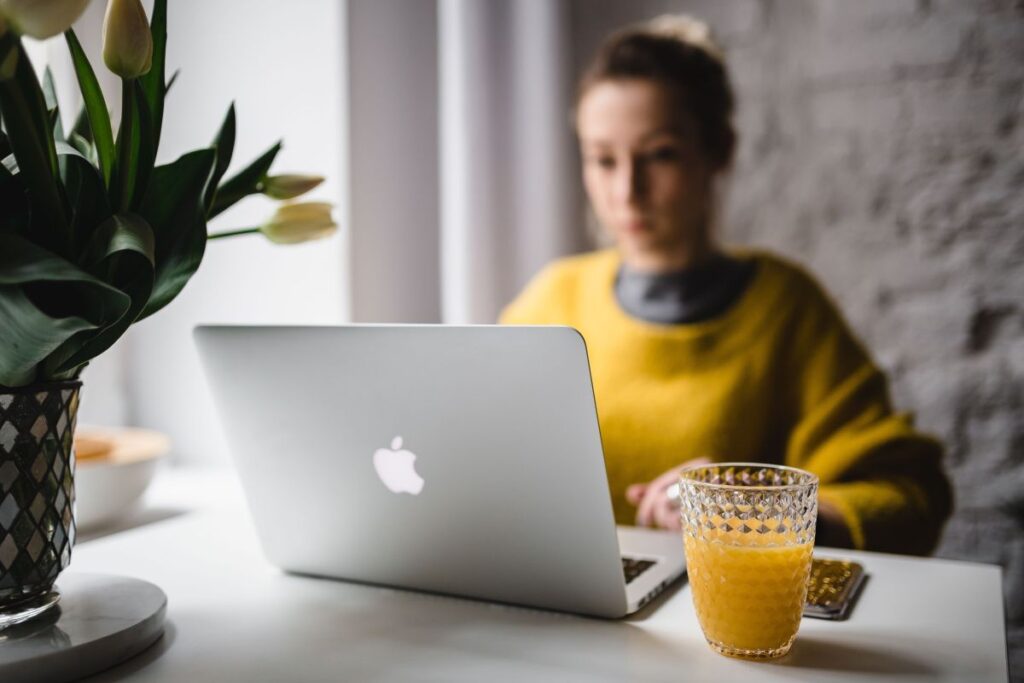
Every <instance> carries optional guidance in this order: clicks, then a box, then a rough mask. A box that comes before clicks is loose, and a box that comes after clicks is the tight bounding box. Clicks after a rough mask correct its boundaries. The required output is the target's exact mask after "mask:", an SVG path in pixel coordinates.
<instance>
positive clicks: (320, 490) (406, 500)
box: [195, 325, 626, 616]
mask: <svg viewBox="0 0 1024 683" xmlns="http://www.w3.org/2000/svg"><path fill="white" fill-rule="evenodd" d="M195 337H196V340H197V343H198V346H199V350H200V355H201V357H202V360H203V364H204V367H205V370H206V375H207V377H208V379H209V383H210V385H211V388H212V389H213V395H214V399H215V403H216V405H217V407H218V411H219V413H220V416H221V419H222V421H223V424H224V426H225V431H226V433H227V436H228V441H229V444H230V447H231V449H232V452H233V456H234V458H235V461H236V464H237V469H238V472H239V476H240V478H241V480H242V484H243V487H244V489H245V491H246V496H247V498H248V503H249V507H250V511H251V514H252V516H253V519H254V522H255V525H256V528H257V531H258V534H259V536H260V539H261V541H262V544H263V548H264V551H265V553H266V555H267V557H268V558H269V559H270V561H271V562H273V563H274V564H276V565H278V566H280V567H282V568H283V569H286V570H289V571H294V572H301V573H308V574H314V575H322V576H329V577H337V578H345V579H353V580H358V581H366V582H371V583H380V584H389V585H395V586H403V587H410V588H416V589H420V590H428V591H436V592H442V593H451V594H458V595H465V596H470V597H478V598H485V599H489V600H496V601H501V602H509V603H517V604H524V605H533V606H539V607H546V608H550V609H559V610H566V611H572V612H579V613H585V614H595V615H600V616H619V615H622V614H624V613H625V612H626V598H625V591H624V587H623V576H622V566H621V560H620V557H619V547H618V541H617V539H616V532H615V523H614V519H613V516H612V507H611V500H610V496H609V491H608V481H607V475H606V473H605V466H604V459H603V454H602V450H601V439H600V433H599V429H598V424H597V416H596V410H595V406H594V395H593V389H592V386H591V381H590V370H589V366H588V362H587V355H586V349H585V345H584V342H583V339H582V337H581V336H580V335H579V333H578V332H576V331H575V330H574V329H572V328H566V327H503V326H469V327H457V326H430V325H408V326H405V325H394V326H392V325H388V326H370V325H366V326H361V325H356V326H341V327H220V326H210V327H207V326H204V327H199V328H197V330H196V333H195Z"/></svg>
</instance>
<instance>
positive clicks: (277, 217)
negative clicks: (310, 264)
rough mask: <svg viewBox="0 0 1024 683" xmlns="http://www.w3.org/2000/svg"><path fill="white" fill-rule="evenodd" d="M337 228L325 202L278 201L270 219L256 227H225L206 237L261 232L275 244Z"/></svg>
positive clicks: (294, 241)
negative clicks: (279, 203)
mask: <svg viewBox="0 0 1024 683" xmlns="http://www.w3.org/2000/svg"><path fill="white" fill-rule="evenodd" d="M337 229H338V225H337V224H336V223H335V222H334V219H333V218H332V217H331V205H330V204H328V203H327V202H295V203H292V204H281V205H280V206H279V207H277V211H275V212H274V215H273V216H271V218H270V220H269V221H267V222H266V223H264V224H263V225H261V226H260V227H258V228H242V229H239V230H228V231H227V232H217V233H213V234H211V235H209V239H211V240H213V239H219V238H221V237H234V236H235V235H251V234H253V233H257V232H261V233H263V234H264V235H265V236H266V238H267V239H269V240H270V241H271V242H274V243H275V244H298V243H299V242H307V241H309V240H318V239H320V238H321V237H329V236H330V235H333V234H334V231H335V230H337Z"/></svg>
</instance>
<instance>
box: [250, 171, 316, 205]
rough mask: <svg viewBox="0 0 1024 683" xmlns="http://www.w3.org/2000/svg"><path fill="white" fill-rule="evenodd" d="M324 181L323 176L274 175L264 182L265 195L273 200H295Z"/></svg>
mask: <svg viewBox="0 0 1024 683" xmlns="http://www.w3.org/2000/svg"><path fill="white" fill-rule="evenodd" d="M323 181H324V178H323V176H318V175H297V174H284V175H272V176H269V177H267V179H266V180H265V181H263V194H265V195H267V196H268V197H271V198H273V199H295V198H296V197H298V196H300V195H304V194H306V193H307V192H309V191H310V190H312V189H313V188H314V187H316V186H317V185H319V184H320V183H322V182H323Z"/></svg>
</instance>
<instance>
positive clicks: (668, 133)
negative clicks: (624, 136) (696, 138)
mask: <svg viewBox="0 0 1024 683" xmlns="http://www.w3.org/2000/svg"><path fill="white" fill-rule="evenodd" d="M682 136H683V131H682V130H680V129H679V128H676V127H673V126H668V127H665V128H658V129H657V130H653V131H651V132H650V133H647V134H646V135H644V136H643V137H642V138H640V142H641V143H644V142H650V141H651V140H654V139H656V138H661V137H672V138H679V137H682Z"/></svg>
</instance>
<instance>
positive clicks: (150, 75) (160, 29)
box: [139, 0, 177, 159]
mask: <svg viewBox="0 0 1024 683" xmlns="http://www.w3.org/2000/svg"><path fill="white" fill-rule="evenodd" d="M149 31H150V34H152V36H153V59H152V62H151V66H150V69H149V71H148V72H146V73H145V74H143V75H142V76H141V77H140V78H139V85H141V86H142V92H143V93H144V94H145V100H146V107H147V109H148V110H149V117H150V118H149V128H150V130H151V131H152V136H153V140H154V141H155V144H154V145H153V150H154V151H153V158H154V159H155V158H156V150H157V148H158V147H159V146H160V134H161V132H162V131H163V120H164V96H165V95H166V94H167V90H169V89H170V87H171V86H170V84H169V83H165V82H164V73H165V69H166V62H167V0H154V2H153V15H152V18H151V19H150V21H149ZM175 76H177V74H175ZM173 80H174V79H173V78H172V79H171V82H173Z"/></svg>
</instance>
